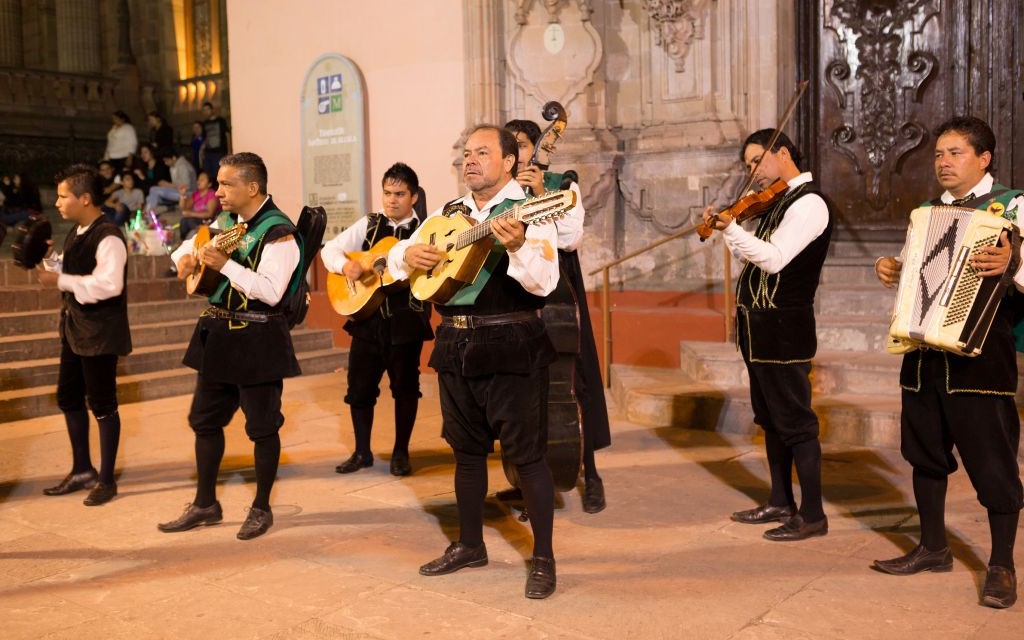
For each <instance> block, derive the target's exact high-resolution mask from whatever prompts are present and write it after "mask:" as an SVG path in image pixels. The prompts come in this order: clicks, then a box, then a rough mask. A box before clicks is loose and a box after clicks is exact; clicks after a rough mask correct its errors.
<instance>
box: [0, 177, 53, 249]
mask: <svg viewBox="0 0 1024 640" xmlns="http://www.w3.org/2000/svg"><path fill="white" fill-rule="evenodd" d="M0 192H2V193H3V195H4V203H3V206H2V207H0V238H2V237H3V236H4V235H6V234H7V227H13V226H14V225H16V224H18V223H19V222H21V221H22V220H25V219H26V218H28V217H29V216H32V215H40V214H41V213H42V212H43V203H42V201H41V200H40V197H39V189H38V188H37V187H36V186H35V184H33V183H32V180H31V179H30V178H29V177H28V176H27V175H25V174H24V173H16V174H14V176H4V177H3V178H0ZM0 242H2V240H0Z"/></svg>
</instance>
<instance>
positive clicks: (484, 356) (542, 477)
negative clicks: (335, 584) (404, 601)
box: [388, 125, 558, 598]
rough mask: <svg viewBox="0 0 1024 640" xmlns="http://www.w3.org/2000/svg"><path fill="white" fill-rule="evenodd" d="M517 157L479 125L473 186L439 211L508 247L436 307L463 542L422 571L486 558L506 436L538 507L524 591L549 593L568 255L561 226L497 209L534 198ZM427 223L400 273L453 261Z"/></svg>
mask: <svg viewBox="0 0 1024 640" xmlns="http://www.w3.org/2000/svg"><path fill="white" fill-rule="evenodd" d="M516 158H517V148H516V140H515V136H513V135H512V133H511V132H509V131H508V130H507V129H504V128H501V127H495V126H491V125H481V126H479V127H477V128H475V129H474V130H473V131H472V132H471V133H470V134H469V137H468V138H467V139H466V144H465V147H464V149H463V152H462V179H463V182H465V184H466V187H468V188H469V193H468V194H467V195H466V196H465V197H462V198H458V199H456V200H453V201H452V202H449V203H448V204H446V205H445V206H444V207H441V208H440V209H438V210H437V211H435V212H434V213H433V214H431V217H433V216H438V215H451V212H452V211H455V210H459V211H462V212H465V213H464V215H468V216H469V217H471V218H473V219H474V220H476V221H478V222H480V223H482V224H490V225H491V229H492V232H493V235H494V236H496V237H497V239H498V241H499V242H500V243H501V246H500V248H498V247H497V246H495V248H494V249H492V253H493V254H494V255H495V257H496V262H494V263H493V266H492V267H491V268H490V269H489V270H488V267H485V268H484V270H483V271H482V272H481V273H482V274H483V273H487V274H489V275H487V276H477V278H476V281H475V282H473V283H472V284H470V285H467V286H466V287H464V288H462V289H460V290H459V291H458V293H456V294H455V295H454V296H453V297H452V298H451V299H450V300H448V302H446V303H445V304H439V305H437V307H436V308H437V311H438V313H439V314H440V315H441V326H440V327H438V330H437V341H436V343H435V345H434V351H433V353H432V354H431V356H430V366H431V367H433V368H434V369H435V370H436V371H437V379H438V386H439V391H440V396H441V417H442V431H441V435H442V436H443V437H444V439H445V440H446V441H447V442H448V444H449V445H450V446H451V447H452V450H453V451H454V453H455V501H456V503H457V506H458V512H459V539H458V541H456V542H453V543H452V544H451V545H449V546H448V548H447V549H446V550H445V552H444V554H442V555H441V556H440V557H439V558H437V559H435V560H433V561H431V562H428V563H427V564H425V565H423V566H422V567H420V573H421V574H422V575H425V576H439V575H444V574H448V573H452V572H454V571H458V570H460V569H463V568H466V567H480V566H483V565H486V564H487V549H486V547H485V546H484V540H483V506H484V499H485V498H486V496H487V455H488V453H490V452H492V451H493V450H494V440H495V439H497V440H500V442H501V449H502V455H503V456H504V457H505V459H506V460H507V461H509V462H511V463H512V464H514V465H515V467H516V470H517V472H518V473H519V479H520V486H521V487H522V490H523V497H524V499H525V501H526V506H527V508H528V509H529V512H530V526H531V528H532V529H533V560H532V562H531V568H530V573H529V575H528V577H527V581H526V590H525V595H526V597H528V598H546V597H548V596H550V595H551V594H552V593H554V591H555V559H554V552H553V549H552V529H553V522H554V509H555V504H554V501H555V499H554V494H555V487H554V481H553V479H552V476H551V469H550V468H549V467H548V464H547V461H546V460H545V458H544V454H545V453H546V450H547V390H548V367H549V365H550V364H551V363H552V362H554V361H555V359H556V358H557V354H556V353H555V348H554V346H553V345H552V344H551V340H550V338H549V337H548V334H547V331H546V329H545V327H544V321H543V320H542V319H541V318H540V315H539V313H538V311H539V310H540V309H541V307H543V306H544V300H545V296H547V295H548V294H550V293H551V292H552V291H553V290H554V289H555V286H556V284H557V283H558V259H557V258H556V254H555V250H556V249H555V246H556V232H555V229H554V226H553V225H550V224H548V225H533V224H531V225H529V226H524V225H523V223H522V222H519V221H517V220H516V219H514V218H503V217H500V216H494V214H496V213H500V212H501V211H504V210H508V209H509V208H510V207H511V206H512V205H514V204H516V203H518V202H521V201H522V200H525V199H526V194H525V193H524V192H523V189H522V187H521V186H520V185H519V183H518V182H516V181H515V175H516ZM492 216H493V217H492ZM428 219H429V218H428ZM488 219H489V222H484V221H485V220H488ZM425 224H427V223H425ZM423 229H424V227H422V226H421V227H420V228H419V229H417V231H416V233H415V234H414V235H413V237H412V238H410V239H409V240H404V241H402V242H399V243H398V244H397V245H395V247H394V248H393V249H392V250H391V252H390V253H389V254H388V268H389V269H390V271H391V275H392V276H393V277H394V278H395V279H404V278H408V277H409V276H410V275H411V274H412V273H413V271H415V270H420V271H426V270H429V269H431V268H433V267H434V266H435V265H437V264H438V263H439V262H440V261H441V260H442V259H444V258H445V254H444V253H443V252H442V251H441V250H440V249H438V248H437V247H436V246H434V245H433V244H428V243H427V241H428V238H427V237H426V236H425V235H424V234H423V233H422V232H423Z"/></svg>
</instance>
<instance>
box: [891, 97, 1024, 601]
mask: <svg viewBox="0 0 1024 640" xmlns="http://www.w3.org/2000/svg"><path fill="white" fill-rule="evenodd" d="M935 135H936V143H935V176H936V179H937V180H938V182H939V184H940V185H941V186H942V187H944V188H945V189H946V191H945V192H944V193H943V194H942V195H941V196H940V197H939V198H938V199H936V200H933V201H931V202H929V203H925V205H923V206H925V207H937V206H942V205H951V206H959V207H965V208H968V209H975V210H980V211H987V212H989V213H993V214H995V215H999V216H1002V217H1004V218H1006V219H1007V220H1009V221H1010V222H1013V223H1015V224H1016V223H1017V216H1018V214H1019V213H1020V211H1021V206H1022V205H1024V196H1022V192H1021V191H1016V190H1011V189H1007V188H1006V187H1003V186H1001V185H999V184H997V183H996V182H995V179H994V178H993V177H992V174H991V172H992V171H993V166H992V153H993V151H994V150H995V136H994V135H993V133H992V129H991V128H989V126H988V125H987V124H986V123H985V122H983V121H982V120H979V119H978V118H974V117H959V118H953V119H952V120H949V121H948V122H945V123H943V124H941V125H939V127H938V128H937V129H936V130H935ZM903 251H904V254H905V253H906V252H907V247H904V250H903ZM902 257H903V256H901V257H900V258H896V257H882V258H879V259H878V261H877V262H876V263H875V272H876V275H877V276H878V279H879V280H881V282H882V283H883V284H884V285H885V286H887V287H895V286H896V284H897V283H898V282H899V275H900V271H901V268H902V263H903V260H902ZM1010 258H1011V248H1010V245H1009V243H1008V242H1007V234H1006V232H1005V231H1004V232H1003V234H1002V237H1001V239H1000V242H999V243H998V244H997V245H996V246H991V247H982V248H980V249H977V250H975V251H974V252H973V254H972V255H971V257H970V264H971V266H973V267H974V269H976V270H977V275H978V276H981V277H988V276H998V275H1001V274H1002V273H1004V272H1005V271H1006V270H1007V266H1008V265H1009V264H1010V262H1011V260H1010ZM1014 276H1015V277H1014V284H1015V286H1016V288H1017V289H1018V290H1021V291H1024V270H1020V271H1018V272H1017V273H1016V274H1014ZM1021 300H1022V298H1021V297H1020V294H1019V293H1018V292H1017V291H1013V290H1012V289H1011V290H1010V291H1009V292H1008V293H1007V294H1006V295H1005V296H1004V297H1003V298H1002V299H1001V301H1000V303H999V308H998V311H997V312H996V314H995V318H994V320H993V321H992V325H991V328H990V330H989V333H988V336H987V338H986V339H985V341H984V343H983V345H982V351H981V353H980V354H979V355H977V356H976V357H967V356H962V355H956V354H954V353H950V352H947V351H944V350H938V349H934V348H928V347H924V346H922V347H921V348H915V349H913V350H911V351H909V352H908V353H906V354H905V355H904V358H903V367H902V370H901V372H900V387H901V388H902V390H903V391H902V394H903V408H902V416H901V439H902V445H901V451H902V454H903V457H904V458H905V459H906V460H907V462H909V463H910V465H911V466H912V467H913V484H914V499H915V501H916V503H917V509H918V512H919V514H920V520H921V540H920V542H919V543H918V545H917V546H916V547H915V548H914V549H913V550H912V551H911V552H910V553H908V554H906V555H904V556H900V557H898V558H893V559H891V560H876V561H875V563H874V568H875V569H877V570H879V571H882V572H885V573H889V574H893V575H911V574H915V573H919V572H922V571H950V570H951V569H952V568H953V556H952V553H951V552H950V549H949V545H948V543H947V541H946V531H945V498H946V485H947V477H948V476H949V474H951V473H953V472H954V471H956V468H957V463H956V459H955V458H954V457H953V446H954V445H955V446H956V448H957V451H958V452H959V454H960V459H961V460H962V461H963V465H964V468H965V469H966V470H967V474H968V476H969V477H970V479H971V483H972V484H973V486H974V488H975V490H976V491H977V495H978V500H979V502H981V504H982V505H983V506H984V507H985V508H986V509H987V510H988V521H989V528H990V531H991V536H992V552H991V556H990V558H989V562H988V572H987V575H986V577H985V586H984V588H983V591H982V603H983V604H985V605H986V606H989V607H995V608H1005V607H1009V606H1011V605H1013V603H1014V602H1016V600H1017V579H1016V573H1015V571H1014V564H1013V546H1014V538H1015V535H1016V532H1017V522H1018V519H1019V514H1020V509H1021V506H1022V503H1024V492H1022V487H1021V481H1020V470H1019V468H1018V465H1017V445H1018V442H1019V440H1020V422H1019V420H1018V417H1017V407H1016V404H1015V402H1014V394H1015V393H1016V390H1017V360H1016V354H1015V349H1014V337H1013V310H1012V307H1013V306H1014V304H1017V303H1019V302H1020V301H1021Z"/></svg>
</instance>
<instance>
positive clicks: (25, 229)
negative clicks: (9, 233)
mask: <svg viewBox="0 0 1024 640" xmlns="http://www.w3.org/2000/svg"><path fill="white" fill-rule="evenodd" d="M52 237H53V227H51V226H50V221H49V220H47V219H46V218H43V217H35V216H32V217H29V218H26V219H25V220H22V221H21V222H19V223H18V226H16V227H14V242H12V243H11V253H12V254H14V264H16V265H18V266H19V267H22V268H25V269H35V268H36V265H37V264H39V263H40V262H42V260H43V258H45V257H46V254H47V253H49V252H50V246H49V244H48V242H49V240H50V238H52Z"/></svg>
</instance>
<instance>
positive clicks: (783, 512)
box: [729, 504, 796, 524]
mask: <svg viewBox="0 0 1024 640" xmlns="http://www.w3.org/2000/svg"><path fill="white" fill-rule="evenodd" d="M795 513H796V508H795V507H793V506H792V505H789V506H786V507H776V506H773V505H770V504H763V505H761V506H760V507H755V508H753V509H747V510H746V511H737V512H735V513H733V514H732V515H731V516H729V517H730V518H732V519H733V520H735V521H736V522H742V523H743V524H764V523H766V522H785V521H786V520H789V519H790V518H792V517H793V514H795Z"/></svg>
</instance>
